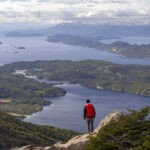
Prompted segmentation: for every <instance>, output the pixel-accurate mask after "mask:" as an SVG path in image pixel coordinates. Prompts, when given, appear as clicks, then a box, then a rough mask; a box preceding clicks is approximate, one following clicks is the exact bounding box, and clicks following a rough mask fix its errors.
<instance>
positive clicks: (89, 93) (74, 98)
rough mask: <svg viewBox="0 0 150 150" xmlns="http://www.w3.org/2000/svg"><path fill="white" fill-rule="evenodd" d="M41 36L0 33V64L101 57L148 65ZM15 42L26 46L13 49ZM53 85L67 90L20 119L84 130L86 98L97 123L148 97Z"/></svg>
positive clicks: (136, 106) (149, 101) (147, 101)
mask: <svg viewBox="0 0 150 150" xmlns="http://www.w3.org/2000/svg"><path fill="white" fill-rule="evenodd" d="M45 39H46V37H4V36H0V41H1V42H3V44H2V45H0V64H1V65H2V64H4V63H10V62H15V61H34V60H56V59H59V60H64V59H65V60H66V59H70V60H84V59H101V60H106V61H111V62H115V63H119V64H145V65H150V60H149V59H147V60H146V59H145V60H144V59H129V58H122V57H119V56H117V55H115V54H112V53H108V52H103V51H99V50H96V49H91V48H84V47H79V46H78V47H77V46H69V45H65V44H61V43H49V42H46V41H45ZM19 46H25V47H26V49H17V48H16V47H19ZM42 82H43V81H42ZM57 86H59V87H62V88H65V89H66V90H67V94H66V95H65V96H63V97H57V98H49V100H50V101H52V104H51V105H49V106H46V107H44V110H42V111H40V112H37V113H34V114H33V115H31V116H29V117H27V118H26V119H24V121H27V122H32V123H36V124H44V125H51V126H56V127H60V128H65V129H73V130H77V131H80V132H85V131H86V122H85V121H84V120H83V107H84V105H85V101H86V99H87V98H90V99H91V101H92V103H93V104H94V105H95V107H96V112H97V116H96V120H95V126H97V125H98V123H99V121H100V120H101V119H102V118H103V117H104V116H105V115H106V114H108V113H110V112H111V111H113V110H114V109H118V110H126V109H127V108H131V109H140V108H142V107H144V106H147V105H150V99H149V98H148V97H141V96H137V95H134V94H125V93H119V92H111V91H100V90H94V89H89V88H85V87H82V86H80V85H78V84H76V85H72V84H68V83H64V84H63V85H57Z"/></svg>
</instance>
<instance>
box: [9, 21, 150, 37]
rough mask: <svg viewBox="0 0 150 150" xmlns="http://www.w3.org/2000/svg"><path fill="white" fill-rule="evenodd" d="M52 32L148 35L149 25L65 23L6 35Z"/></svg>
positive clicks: (51, 33)
mask: <svg viewBox="0 0 150 150" xmlns="http://www.w3.org/2000/svg"><path fill="white" fill-rule="evenodd" d="M54 34H69V35H78V36H90V37H105V38H110V37H111V38H114V37H115V38H116V37H120V36H150V25H141V26H138V25H133V26H131V25H130V26H129V25H109V24H106V25H99V24H82V23H68V24H67V23H66V24H59V25H56V26H52V27H49V28H43V29H40V30H37V29H32V30H19V31H17V30H16V31H13V32H10V33H8V34H7V36H42V35H54Z"/></svg>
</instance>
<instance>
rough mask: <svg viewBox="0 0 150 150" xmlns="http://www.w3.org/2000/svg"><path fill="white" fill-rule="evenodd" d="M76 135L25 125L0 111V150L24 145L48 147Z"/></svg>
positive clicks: (54, 129) (74, 133)
mask: <svg viewBox="0 0 150 150" xmlns="http://www.w3.org/2000/svg"><path fill="white" fill-rule="evenodd" d="M77 134H78V133H76V132H73V131H69V130H62V129H58V128H55V127H50V126H38V125H33V124H31V123H25V122H22V121H20V120H19V119H16V118H15V117H13V116H11V115H8V114H6V113H3V112H1V111H0V150H9V149H10V148H12V147H19V146H24V145H29V144H31V145H34V146H50V145H52V144H54V143H56V142H58V141H66V140H68V139H70V138H71V137H73V136H75V135H77Z"/></svg>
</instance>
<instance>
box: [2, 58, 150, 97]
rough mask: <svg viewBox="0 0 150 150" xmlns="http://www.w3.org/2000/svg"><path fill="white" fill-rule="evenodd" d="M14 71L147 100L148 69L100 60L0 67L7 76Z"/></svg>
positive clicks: (148, 86)
mask: <svg viewBox="0 0 150 150" xmlns="http://www.w3.org/2000/svg"><path fill="white" fill-rule="evenodd" d="M16 69H27V70H28V71H27V73H28V74H29V75H35V76H37V78H40V79H46V80H55V81H67V82H70V83H73V84H76V83H79V84H80V85H82V86H85V87H89V88H94V89H98V90H112V91H119V92H127V93H134V94H138V95H142V96H150V66H144V65H119V64H114V63H111V62H106V61H101V60H84V61H71V60H56V61H34V62H16V63H11V64H7V65H4V66H2V67H0V71H3V72H5V71H7V72H10V73H13V72H14V71H15V70H16ZM26 80H27V79H26Z"/></svg>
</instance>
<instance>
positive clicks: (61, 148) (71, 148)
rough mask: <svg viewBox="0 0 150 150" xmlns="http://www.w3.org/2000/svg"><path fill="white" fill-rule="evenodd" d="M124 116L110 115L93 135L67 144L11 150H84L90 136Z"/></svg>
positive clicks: (72, 140)
mask: <svg viewBox="0 0 150 150" xmlns="http://www.w3.org/2000/svg"><path fill="white" fill-rule="evenodd" d="M123 115H124V114H123V113H122V112H119V111H113V112H112V113H110V114H109V115H107V116H106V117H105V118H104V119H103V120H102V121H101V122H100V124H99V125H98V127H97V128H96V129H95V130H94V132H93V133H92V134H83V135H79V136H76V137H74V138H72V139H70V140H69V141H68V142H67V143H65V144H61V143H56V144H55V145H53V146H50V147H43V148H42V147H33V146H32V145H27V146H24V147H20V148H12V149H11V150H80V149H82V148H83V147H84V146H85V145H86V144H87V142H88V140H89V137H90V136H96V135H97V133H98V132H99V131H100V130H101V128H102V127H103V126H105V125H107V124H108V123H109V122H111V121H113V120H117V119H118V118H120V117H122V116H123Z"/></svg>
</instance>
